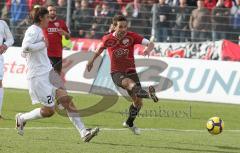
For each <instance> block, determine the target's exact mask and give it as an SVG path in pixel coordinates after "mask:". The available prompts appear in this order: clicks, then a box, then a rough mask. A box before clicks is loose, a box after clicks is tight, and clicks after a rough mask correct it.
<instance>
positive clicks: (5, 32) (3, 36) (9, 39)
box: [0, 20, 14, 47]
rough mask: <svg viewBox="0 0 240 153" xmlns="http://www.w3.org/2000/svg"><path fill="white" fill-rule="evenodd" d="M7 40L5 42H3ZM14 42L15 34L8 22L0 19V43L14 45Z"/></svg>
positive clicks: (8, 45)
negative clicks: (13, 34)
mask: <svg viewBox="0 0 240 153" xmlns="http://www.w3.org/2000/svg"><path fill="white" fill-rule="evenodd" d="M3 40H5V42H3ZM13 42H14V39H13V36H12V33H11V31H10V30H9V27H8V25H7V23H6V22H5V21H3V20H0V45H3V44H5V45H6V46H7V47H10V46H12V44H13Z"/></svg>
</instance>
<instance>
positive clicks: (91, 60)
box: [87, 45, 105, 72]
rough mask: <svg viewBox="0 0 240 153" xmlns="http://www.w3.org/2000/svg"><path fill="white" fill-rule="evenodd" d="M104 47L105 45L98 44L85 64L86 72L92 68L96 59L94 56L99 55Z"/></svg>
mask: <svg viewBox="0 0 240 153" xmlns="http://www.w3.org/2000/svg"><path fill="white" fill-rule="evenodd" d="M104 49H105V47H103V46H102V45H100V46H99V47H98V48H97V50H96V52H95V54H94V56H93V58H92V59H90V60H89V61H88V64H87V70H88V72H90V71H91V69H92V67H93V63H94V61H95V60H96V58H97V57H98V56H99V55H101V53H102V52H103V51H104Z"/></svg>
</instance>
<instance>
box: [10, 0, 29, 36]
mask: <svg viewBox="0 0 240 153" xmlns="http://www.w3.org/2000/svg"><path fill="white" fill-rule="evenodd" d="M10 15H11V18H10V25H11V26H10V27H11V30H12V33H13V37H14V38H15V37H16V35H17V33H16V27H17V25H18V24H19V23H20V22H21V21H22V20H24V19H25V18H26V17H27V16H28V6H27V1H26V0H12V3H11V9H10Z"/></svg>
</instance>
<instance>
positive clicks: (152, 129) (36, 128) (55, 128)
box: [0, 127, 240, 132]
mask: <svg viewBox="0 0 240 153" xmlns="http://www.w3.org/2000/svg"><path fill="white" fill-rule="evenodd" d="M24 129H26V130H75V128H73V127H26V128H24ZM0 130H15V128H0ZM100 130H102V131H125V130H128V129H127V128H100ZM141 130H142V131H175V132H206V130H182V129H169V128H141ZM226 131H227V132H240V130H224V132H226Z"/></svg>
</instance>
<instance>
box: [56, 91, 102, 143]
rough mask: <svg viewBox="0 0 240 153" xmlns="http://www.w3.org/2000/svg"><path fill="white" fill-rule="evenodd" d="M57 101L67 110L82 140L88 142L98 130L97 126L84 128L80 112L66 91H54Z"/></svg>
mask: <svg viewBox="0 0 240 153" xmlns="http://www.w3.org/2000/svg"><path fill="white" fill-rule="evenodd" d="M56 99H57V103H58V104H59V105H61V106H62V107H63V108H64V109H65V110H66V112H67V115H68V117H69V119H70V121H71V122H72V123H73V125H74V126H75V127H76V129H77V130H78V132H79V133H80V135H81V138H82V139H83V140H84V142H89V141H90V140H91V139H92V138H93V137H94V136H96V135H97V133H98V132H99V128H97V127H96V128H94V129H90V130H89V129H86V128H85V125H84V123H83V122H82V121H81V118H80V114H79V113H78V111H77V108H76V107H75V105H74V104H73V102H72V98H71V97H70V96H68V94H67V92H66V91H65V90H62V89H57V91H56Z"/></svg>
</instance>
